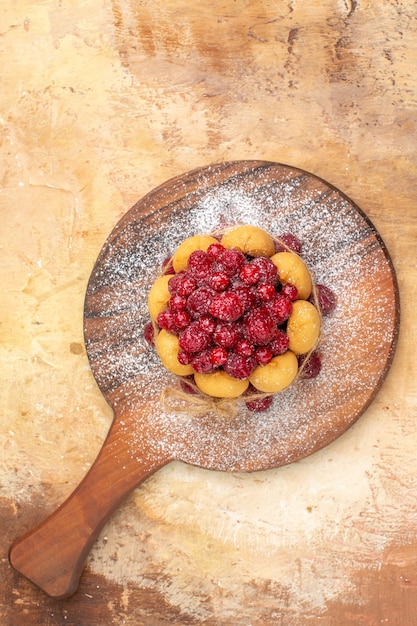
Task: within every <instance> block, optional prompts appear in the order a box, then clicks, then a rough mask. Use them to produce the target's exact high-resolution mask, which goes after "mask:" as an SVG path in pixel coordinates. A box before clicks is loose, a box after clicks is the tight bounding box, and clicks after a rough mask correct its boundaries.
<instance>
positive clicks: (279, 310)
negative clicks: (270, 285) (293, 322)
mask: <svg viewBox="0 0 417 626" xmlns="http://www.w3.org/2000/svg"><path fill="white" fill-rule="evenodd" d="M265 306H266V307H268V311H269V314H270V315H271V316H272V317H273V318H274V320H275V322H276V323H277V324H282V323H283V322H285V321H286V320H287V319H288V318H289V316H290V315H291V312H292V302H291V300H288V298H286V297H285V296H283V295H282V294H280V293H277V294H276V296H275V297H274V298H273V299H272V300H270V301H269V302H267V303H266V305H265Z"/></svg>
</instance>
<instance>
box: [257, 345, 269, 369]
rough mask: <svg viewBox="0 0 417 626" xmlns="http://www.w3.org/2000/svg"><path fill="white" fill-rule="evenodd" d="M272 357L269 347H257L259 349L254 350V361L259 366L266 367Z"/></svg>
mask: <svg viewBox="0 0 417 626" xmlns="http://www.w3.org/2000/svg"><path fill="white" fill-rule="evenodd" d="M273 356H274V353H273V351H272V349H271V348H270V346H259V348H256V350H255V354H254V357H255V360H256V362H257V363H259V365H266V364H267V363H269V361H270V360H271V359H272V357H273Z"/></svg>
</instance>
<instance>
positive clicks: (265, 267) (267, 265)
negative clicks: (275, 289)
mask: <svg viewBox="0 0 417 626" xmlns="http://www.w3.org/2000/svg"><path fill="white" fill-rule="evenodd" d="M251 265H254V266H255V267H257V268H259V270H260V272H261V274H260V277H259V282H260V283H270V284H271V285H276V284H277V281H278V274H277V268H276V266H275V265H274V264H273V263H272V261H271V260H270V259H267V258H266V257H264V256H259V257H256V259H253V261H251Z"/></svg>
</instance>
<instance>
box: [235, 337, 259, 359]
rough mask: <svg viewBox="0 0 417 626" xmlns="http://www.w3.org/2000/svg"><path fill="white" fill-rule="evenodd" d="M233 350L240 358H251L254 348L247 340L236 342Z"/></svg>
mask: <svg viewBox="0 0 417 626" xmlns="http://www.w3.org/2000/svg"><path fill="white" fill-rule="evenodd" d="M235 350H236V352H237V353H238V354H240V355H241V356H252V354H253V353H254V352H255V346H254V345H253V344H252V343H251V342H250V341H248V340H247V339H241V340H240V341H238V342H237V344H236V348H235Z"/></svg>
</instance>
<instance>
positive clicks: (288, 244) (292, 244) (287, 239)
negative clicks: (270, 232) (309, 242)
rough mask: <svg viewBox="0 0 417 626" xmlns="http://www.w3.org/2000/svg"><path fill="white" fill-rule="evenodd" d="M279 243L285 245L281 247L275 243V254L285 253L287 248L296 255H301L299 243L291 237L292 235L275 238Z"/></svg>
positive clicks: (286, 234) (284, 234) (293, 236)
mask: <svg viewBox="0 0 417 626" xmlns="http://www.w3.org/2000/svg"><path fill="white" fill-rule="evenodd" d="M277 239H279V241H280V242H282V243H283V244H285V245H283V246H282V245H281V244H280V243H279V242H278V241H276V242H275V251H276V252H287V248H289V249H290V250H292V251H293V252H296V253H297V254H300V253H301V241H300V240H299V239H298V237H296V236H295V235H293V234H292V233H283V234H282V235H279V236H278V237H277Z"/></svg>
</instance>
